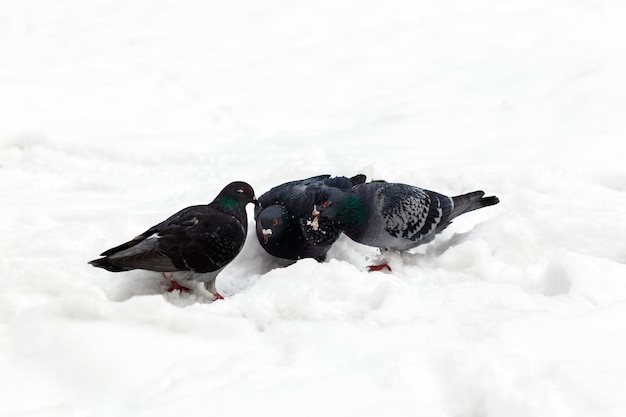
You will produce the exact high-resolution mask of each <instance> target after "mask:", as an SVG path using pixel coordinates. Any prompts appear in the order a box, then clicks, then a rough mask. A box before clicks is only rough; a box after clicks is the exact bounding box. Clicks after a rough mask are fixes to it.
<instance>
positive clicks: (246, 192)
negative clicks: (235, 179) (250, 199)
mask: <svg viewBox="0 0 626 417" xmlns="http://www.w3.org/2000/svg"><path fill="white" fill-rule="evenodd" d="M237 192H238V193H243V195H248V194H250V190H248V189H247V188H240V189H238V190H237Z"/></svg>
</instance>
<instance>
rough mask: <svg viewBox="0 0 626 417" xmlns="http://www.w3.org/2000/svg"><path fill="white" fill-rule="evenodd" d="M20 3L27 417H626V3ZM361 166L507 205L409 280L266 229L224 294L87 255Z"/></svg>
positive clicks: (19, 162)
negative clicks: (284, 257) (267, 242)
mask: <svg viewBox="0 0 626 417" xmlns="http://www.w3.org/2000/svg"><path fill="white" fill-rule="evenodd" d="M0 7H1V9H2V12H1V13H0V62H1V64H0V187H1V188H0V190H1V193H2V199H1V203H0V206H1V211H0V213H1V221H0V276H1V277H0V283H1V285H0V415H1V416H90V417H91V416H96V417H97V416H107V417H108V416H172V415H180V416H207V415H215V416H259V417H261V416H299V417H300V416H305V417H306V416H341V417H347V416H359V417H362V416H381V415H387V416H394V417H402V416H416V415H419V416H455V417H456V416H468V417H469V416H474V417H476V416H483V417H484V416H490V417H491V416H496V417H498V416H507V417H516V416H529V417H530V416H533V417H534V416H550V417H554V416H567V417H571V416H585V417H587V416H602V417H611V416H615V417H617V416H620V417H621V416H624V415H626V395H624V394H625V393H626V326H625V325H624V323H625V321H626V167H625V164H624V151H623V140H624V134H625V133H626V117H624V115H625V114H626V95H625V92H626V89H625V87H626V83H625V82H624V74H626V54H625V53H624V45H625V44H624V39H626V26H625V25H624V23H623V22H624V21H625V20H626V3H624V2H623V1H621V0H613V1H609V0H607V1H595V2H592V1H582V0H581V1H573V2H572V1H557V0H530V1H528V0H515V1H496V0H478V1H472V2H466V1H451V2H409V1H390V0H385V1H384V2H382V1H381V2H374V1H366V2H362V1H356V0H348V1H330V0H321V1H315V2H293V1H281V0H268V1H263V2H257V1H226V0H223V1H217V0H212V1H209V0H155V1H150V2H148V1H143V2H142V1H127V0H89V1H87V0H82V1H70V0H58V1H55V2H50V1H47V0H19V1H18V0H0ZM357 172H366V173H368V174H370V175H371V176H373V177H374V178H383V179H386V180H389V181H398V182H406V183H410V184H415V185H419V186H422V187H425V188H430V189H433V190H436V191H439V192H443V193H447V194H450V195H454V194H457V193H463V192H467V191H473V190H475V189H483V190H485V191H486V192H487V193H488V194H496V195H497V196H498V197H500V199H501V203H500V204H499V205H498V206H495V207H491V208H488V209H484V210H481V211H478V212H474V213H471V214H468V215H466V216H463V217H461V218H459V219H458V220H457V221H455V223H454V224H453V225H452V226H451V227H450V228H449V229H447V230H446V231H445V232H444V233H443V234H441V235H440V236H439V237H438V238H437V239H436V240H435V241H434V242H433V243H431V244H430V245H427V246H424V247H421V248H418V250H415V251H414V253H409V254H404V255H402V256H400V255H395V256H394V257H392V258H391V265H392V267H393V272H392V273H367V272H365V271H364V267H365V266H366V265H367V264H368V263H369V262H371V261H372V259H373V258H374V257H376V255H377V251H376V249H374V248H369V247H365V246H360V245H357V244H355V243H353V242H351V241H349V240H348V239H347V238H341V239H340V240H339V241H338V242H337V243H336V245H335V246H334V247H333V249H332V250H331V252H330V254H329V259H328V261H327V262H326V263H323V264H318V263H316V262H314V261H311V260H306V261H301V262H298V263H297V264H294V265H291V266H288V267H282V266H283V265H281V264H280V263H278V262H276V261H274V260H273V259H271V258H270V257H269V256H268V255H266V254H265V252H263V251H262V249H261V248H260V247H259V245H258V243H257V241H256V239H255V238H254V236H253V235H252V234H250V235H249V239H248V241H247V243H246V246H245V248H244V250H243V252H242V253H241V254H240V256H239V257H238V258H237V259H236V260H235V261H234V262H233V263H232V264H231V265H230V266H229V267H228V268H227V269H226V270H224V271H223V273H222V274H221V275H220V276H219V277H218V282H217V286H218V289H220V291H221V292H222V293H223V294H225V295H226V296H227V297H226V299H225V300H223V301H218V302H215V303H209V302H208V298H207V296H206V294H204V293H202V292H200V291H198V292H197V293H196V294H192V295H189V294H183V295H180V294H178V293H174V294H168V293H165V294H164V282H163V279H162V278H161V277H160V275H159V274H155V273H150V272H142V271H135V272H130V273H123V274H112V273H108V272H106V271H103V270H99V269H95V268H92V267H91V266H89V265H87V261H89V260H91V259H93V258H94V257H96V256H97V255H98V254H99V253H100V252H102V251H103V250H105V249H107V248H109V247H111V246H113V245H116V244H118V243H121V242H122V241H125V240H126V239H128V238H130V237H132V236H134V235H135V234H137V233H139V232H141V231H143V230H144V229H146V228H147V227H149V226H151V225H153V224H155V223H156V222H158V221H160V220H162V219H164V218H165V217H167V216H169V215H170V214H172V213H174V212H175V211H177V210H179V209H181V208H183V207H186V206H188V205H192V204H199V203H205V202H209V201H210V200H212V199H213V197H214V196H215V195H216V193H217V192H218V191H219V190H220V189H221V188H222V187H223V186H224V185H225V184H226V183H227V182H230V181H232V180H245V181H248V182H250V183H251V184H252V185H253V186H254V187H255V189H256V193H257V196H258V195H260V194H262V193H263V192H264V191H266V190H268V189H269V188H271V187H272V186H274V185H277V184H279V183H282V182H284V181H289V180H293V179H298V178H304V177H308V176H311V175H316V174H321V173H330V174H334V175H354V174H356V173H357ZM249 213H251V207H249ZM250 220H251V221H250V226H252V225H253V223H252V219H250ZM251 229H253V228H252V227H251Z"/></svg>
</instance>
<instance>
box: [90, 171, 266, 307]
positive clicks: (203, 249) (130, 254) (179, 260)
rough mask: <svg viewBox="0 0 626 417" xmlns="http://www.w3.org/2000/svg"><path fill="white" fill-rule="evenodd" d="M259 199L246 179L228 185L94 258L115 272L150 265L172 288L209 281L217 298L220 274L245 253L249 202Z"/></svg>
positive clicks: (150, 269) (100, 265)
mask: <svg viewBox="0 0 626 417" xmlns="http://www.w3.org/2000/svg"><path fill="white" fill-rule="evenodd" d="M248 203H255V204H256V203H257V201H256V199H255V197H254V190H253V189H252V187H251V186H250V185H248V184H246V183H245V182H233V183H230V184H228V185H227V186H226V187H225V188H224V189H223V190H222V191H221V192H220V193H219V194H218V196H217V197H216V198H215V200H213V202H211V203H210V204H207V205H199V206H191V207H187V208H185V209H182V210H181V211H179V212H178V213H176V214H174V215H173V216H171V217H170V218H168V219H167V220H165V221H163V222H161V223H159V224H157V225H156V226H153V227H151V228H149V229H148V230H146V231H145V232H143V233H142V234H140V235H139V236H137V237H135V238H134V239H132V240H130V241H128V242H126V243H123V244H121V245H119V246H116V247H114V248H112V249H109V250H107V251H105V252H103V253H102V254H101V256H103V258H99V259H95V260H93V261H91V262H89V263H90V264H91V265H93V266H96V267H98V268H104V269H106V270H108V271H111V272H122V271H130V270H133V269H145V270H148V271H157V272H163V274H164V276H166V278H168V279H170V281H171V282H172V285H173V288H172V289H184V288H185V287H184V285H181V282H184V281H187V280H194V281H200V282H204V283H205V286H206V288H207V289H208V290H209V291H210V292H211V293H213V294H214V295H215V296H216V297H217V298H221V296H220V295H219V294H218V293H217V291H216V289H215V278H216V277H217V274H218V273H219V272H220V271H221V270H222V269H223V268H224V267H225V266H226V265H228V264H229V263H230V262H231V261H232V260H233V259H234V258H235V257H236V256H237V254H238V253H239V252H240V251H241V248H242V247H243V244H244V241H245V239H246V234H247V230H248V217H247V214H246V209H245V206H246V205H247V204H248Z"/></svg>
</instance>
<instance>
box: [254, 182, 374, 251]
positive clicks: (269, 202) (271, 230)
mask: <svg viewBox="0 0 626 417" xmlns="http://www.w3.org/2000/svg"><path fill="white" fill-rule="evenodd" d="M364 181H365V175H356V176H354V177H352V178H347V177H333V178H331V176H330V175H318V176H315V177H311V178H306V179H302V180H296V181H290V182H287V183H284V184H281V185H278V186H276V187H274V188H272V189H271V190H269V191H267V192H266V193H264V194H263V195H261V196H260V197H259V203H260V204H259V207H257V208H256V209H255V219H256V234H257V238H258V239H259V243H260V244H261V246H262V247H263V249H265V251H267V252H268V253H269V254H270V255H273V256H276V257H279V258H284V259H292V260H298V259H303V258H314V259H316V260H318V261H323V260H324V259H325V258H326V253H327V252H328V250H329V249H330V247H331V246H332V244H333V242H335V240H337V238H338V237H339V235H340V233H341V231H339V230H337V231H336V233H334V232H329V233H309V234H308V235H307V236H306V237H305V236H304V234H303V228H305V227H306V224H305V220H303V218H304V217H306V216H309V215H310V213H311V211H312V208H313V206H314V204H315V202H316V201H324V200H326V199H327V198H328V196H329V193H330V190H333V189H337V190H340V189H349V188H351V187H352V186H354V185H356V184H361V183H363V182H364Z"/></svg>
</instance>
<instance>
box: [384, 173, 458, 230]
mask: <svg viewBox="0 0 626 417" xmlns="http://www.w3.org/2000/svg"><path fill="white" fill-rule="evenodd" d="M377 193H378V199H379V200H380V203H379V204H380V210H381V214H382V216H383V219H384V220H385V230H386V231H387V232H388V233H389V234H390V235H391V236H393V237H397V238H403V239H408V240H411V241H413V242H417V241H420V240H422V239H425V238H427V237H428V236H429V235H430V234H431V233H432V232H433V231H434V230H435V229H436V228H437V227H438V226H439V225H440V224H441V223H442V222H445V221H446V217H447V214H448V213H449V212H450V209H451V202H450V199H449V198H447V197H445V196H442V195H439V194H437V193H433V192H429V191H427V190H423V189H421V188H418V187H413V186H410V185H405V184H388V185H387V186H385V187H383V188H380V189H379V190H378V191H377ZM442 197H443V198H442Z"/></svg>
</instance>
